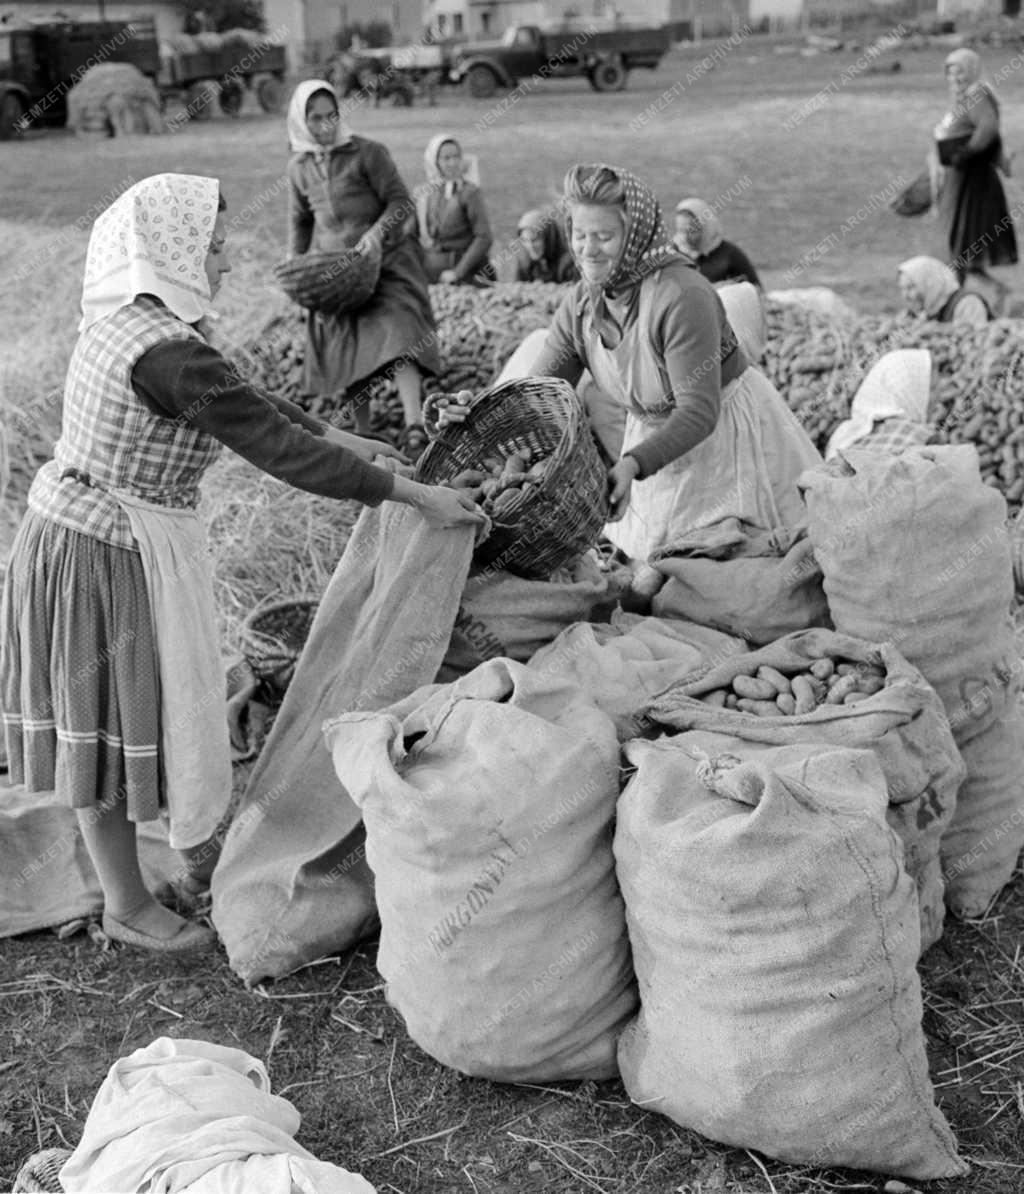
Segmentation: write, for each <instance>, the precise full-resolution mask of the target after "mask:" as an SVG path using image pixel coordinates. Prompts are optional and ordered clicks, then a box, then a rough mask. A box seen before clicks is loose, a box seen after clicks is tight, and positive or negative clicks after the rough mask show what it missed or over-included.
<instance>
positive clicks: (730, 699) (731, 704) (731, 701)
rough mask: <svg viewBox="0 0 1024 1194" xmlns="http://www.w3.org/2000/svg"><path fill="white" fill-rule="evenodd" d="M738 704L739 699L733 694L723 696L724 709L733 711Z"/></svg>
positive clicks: (728, 693)
mask: <svg viewBox="0 0 1024 1194" xmlns="http://www.w3.org/2000/svg"><path fill="white" fill-rule="evenodd" d="M738 703H739V697H738V696H737V695H736V694H735V693H734V692H727V693H726V694H725V707H726V709H735V708H736V706H737V704H738Z"/></svg>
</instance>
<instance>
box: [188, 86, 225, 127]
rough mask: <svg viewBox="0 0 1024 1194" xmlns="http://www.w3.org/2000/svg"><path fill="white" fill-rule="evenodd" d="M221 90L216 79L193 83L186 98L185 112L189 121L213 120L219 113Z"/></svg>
mask: <svg viewBox="0 0 1024 1194" xmlns="http://www.w3.org/2000/svg"><path fill="white" fill-rule="evenodd" d="M219 90H220V87H219V86H218V84H217V82H216V81H215V80H214V79H200V80H199V82H198V83H193V84H192V86H191V87H190V88H189V89H188V93H187V94H186V96H185V111H186V112H187V113H188V118H189V120H212V119H213V116H214V113H215V112H216V111H217V95H218V92H219Z"/></svg>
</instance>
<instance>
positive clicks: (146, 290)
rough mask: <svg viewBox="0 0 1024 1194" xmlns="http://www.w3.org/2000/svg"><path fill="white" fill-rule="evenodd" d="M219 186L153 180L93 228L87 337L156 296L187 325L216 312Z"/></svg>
mask: <svg viewBox="0 0 1024 1194" xmlns="http://www.w3.org/2000/svg"><path fill="white" fill-rule="evenodd" d="M219 197H220V184H219V183H218V181H217V179H215V178H204V177H202V176H200V175H196V174H154V175H152V176H151V177H149V178H144V179H142V181H141V182H137V183H135V185H134V186H131V187H129V188H128V190H127V191H125V192H124V194H123V195H121V196H119V197H118V198H117V199H115V200H114V202H113V203H112V204H111V205H110V206H109V207H108V208H107V209H106V211H104V212H101V213H100V215H99V217H98V218H97V220H96V222H95V223H94V224H93V226H92V233H91V234H90V236H89V248H88V251H87V253H86V258H85V279H84V281H83V283H82V319H81V322H80V323H79V325H78V330H79V331H80V332H84V331H85V329H86V328H88V327H91V326H92V325H93V324H94V323H96V321H97V320H100V319H103V318H105V317H106V316H107V315H112V314H113V313H114V312H115V311H119V310H120V309H121V308H122V307H127V306H128V304H129V303H131V302H134V301H135V299H136V297H137V296H138V295H140V294H152V295H155V296H156V297H157V298H158V299H159V300H160V301H161V302H162V303H163V304H164V306H165V307H166V308H167V309H168V310H169V311H171V312H172V313H173V314H174V315H176V316H177V317H178V318H179V319H182V320H184V321H185V323H196V322H198V321H199V320H200V319H201V318H202V317H203V316H204V315H205V314H206V313H207V312H208V311H209V309H210V303H211V301H212V296H211V294H210V283H209V282H208V281H207V278H206V269H205V263H206V255H207V253H208V252H209V250H210V242H211V240H212V239H213V226H214V223H215V222H216V219H217V203H218V200H219Z"/></svg>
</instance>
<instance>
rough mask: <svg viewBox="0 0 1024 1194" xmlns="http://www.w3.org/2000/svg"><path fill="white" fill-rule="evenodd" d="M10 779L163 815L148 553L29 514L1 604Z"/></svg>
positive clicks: (147, 817) (87, 801) (145, 816)
mask: <svg viewBox="0 0 1024 1194" xmlns="http://www.w3.org/2000/svg"><path fill="white" fill-rule="evenodd" d="M0 633H2V640H0V696H2V700H3V718H4V726H5V728H6V733H7V750H8V755H9V765H10V772H11V780H12V782H13V783H16V784H24V785H25V787H26V788H27V789H28V790H29V791H33V792H38V791H50V790H53V791H56V792H57V793H58V795H60V796H62V797H63V798H64V799H65V800H66V801H67V803H68V804H69V805H70V806H71V807H72V808H89V807H90V806H92V805H95V804H97V803H99V802H103V803H108V802H113V801H115V800H123V801H125V804H126V808H127V813H128V817H129V818H130V819H131V820H133V821H152V820H154V819H155V818H156V817H157V816H158V814H159V805H160V778H159V776H160V758H159V749H158V743H159V740H160V738H159V717H160V693H159V681H158V672H157V655H156V644H155V641H154V637H153V624H152V619H151V615H150V605H149V597H148V596H147V593H146V578H145V574H144V573H143V570H142V557H141V556H140V555H139V553H138V552H135V551H129V550H127V549H126V548H123V547H111V546H110V545H109V544H106V543H103V542H101V541H100V540H99V539H94V538H92V537H91V536H90V535H83V534H81V533H80V532H78V531H73V530H70V529H69V528H67V527H64V526H62V525H60V524H59V523H56V522H52V521H51V520H50V519H47V518H43V517H41V516H40V515H38V514H36V513H34V512H33V511H31V510H30V511H29V512H28V513H27V514H26V515H25V518H24V521H23V522H22V524H21V527H20V529H19V531H18V534H17V538H16V539H15V542H14V548H13V553H12V557H11V562H10V566H9V567H8V570H7V577H6V579H5V582H4V592H3V605H2V608H0Z"/></svg>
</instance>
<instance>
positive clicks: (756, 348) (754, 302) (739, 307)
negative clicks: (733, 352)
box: [715, 282, 767, 365]
mask: <svg viewBox="0 0 1024 1194" xmlns="http://www.w3.org/2000/svg"><path fill="white" fill-rule="evenodd" d="M715 289H716V290H717V291H718V297H719V298H720V299H721V300H722V306H723V307H724V308H725V314H726V317H727V319H728V320H729V323H730V325H731V327H732V330H733V331H734V332H735V333H736V339H737V340H738V341H739V342H740V348H742V349H743V355H744V356H745V357H746V358H747V360H748V361H749V362H750V363H751V364H752V365H753V364H756V362H757V361H759V360H760V359H761V357H762V356H763V355H764V345H765V340H766V339H767V327H766V324H765V316H764V306H763V304H762V302H761V296H760V294H758V292H757V287H756V286H754V285H753V283H751V282H730V283H728V284H727V285H725V286H716V287H715Z"/></svg>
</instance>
